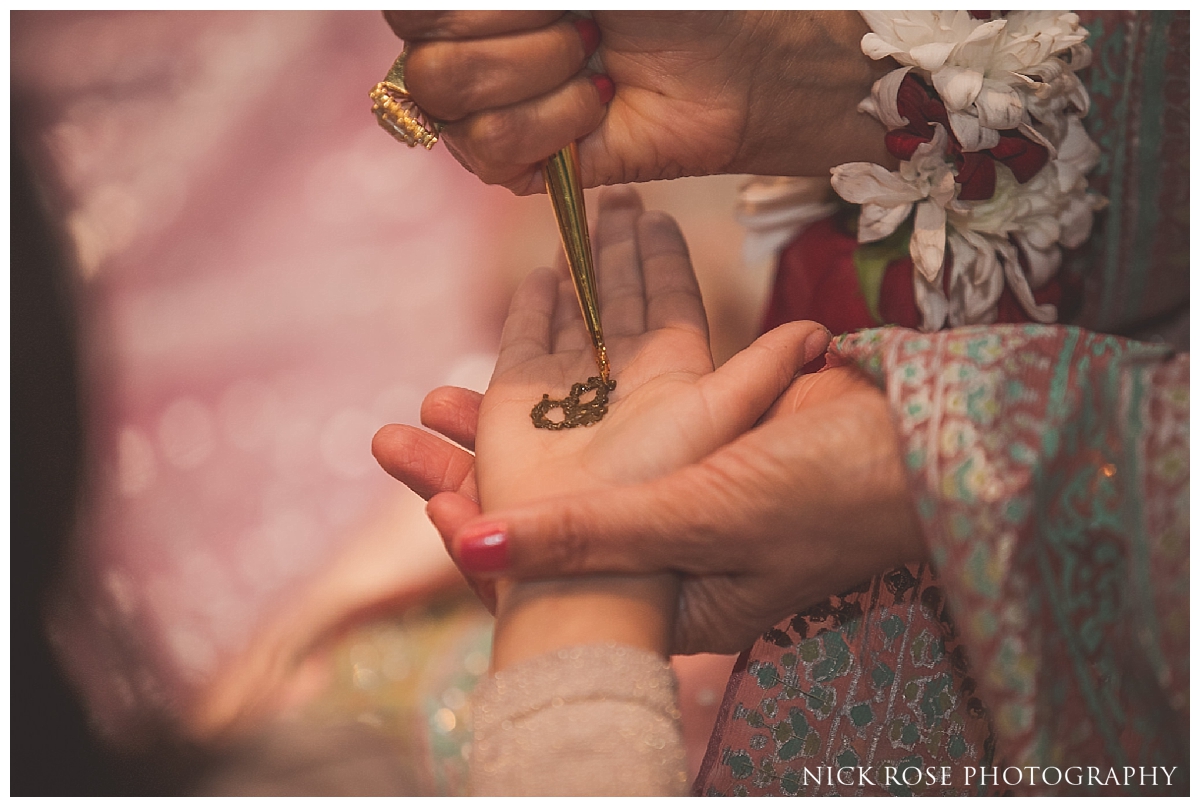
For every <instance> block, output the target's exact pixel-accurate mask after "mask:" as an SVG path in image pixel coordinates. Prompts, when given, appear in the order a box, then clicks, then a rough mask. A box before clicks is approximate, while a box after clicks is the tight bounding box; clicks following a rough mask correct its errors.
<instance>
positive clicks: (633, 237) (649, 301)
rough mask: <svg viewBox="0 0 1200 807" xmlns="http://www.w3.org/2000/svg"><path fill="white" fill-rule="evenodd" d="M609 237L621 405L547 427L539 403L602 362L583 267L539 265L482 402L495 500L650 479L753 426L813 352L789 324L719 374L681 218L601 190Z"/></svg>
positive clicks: (604, 277)
mask: <svg viewBox="0 0 1200 807" xmlns="http://www.w3.org/2000/svg"><path fill="white" fill-rule="evenodd" d="M596 243H597V285H598V290H599V297H600V311H601V318H602V320H603V322H604V328H605V337H606V342H607V344H608V349H609V356H610V360H611V361H612V367H613V378H614V379H616V380H617V382H618V385H617V387H616V389H615V390H614V391H613V392H612V393H610V396H609V412H608V414H607V415H606V416H605V418H604V419H603V420H602V421H601V422H600V423H596V424H593V425H591V426H587V427H579V428H574V429H567V430H561V431H549V430H542V429H535V428H534V427H533V424H532V422H531V420H530V409H531V408H532V407H533V405H534V404H536V403H537V402H538V401H539V400H540V399H541V396H542V395H543V393H548V394H549V395H550V397H551V398H562V397H563V396H565V395H566V393H567V391H568V390H569V388H570V386H571V385H572V384H573V383H576V382H582V381H583V380H584V379H586V378H587V377H589V376H593V375H596V366H595V362H594V359H593V354H592V349H591V343H590V341H589V340H588V337H587V332H586V330H585V328H584V324H583V319H582V316H581V314H580V311H579V306H578V303H577V302H576V300H575V295H574V291H573V288H572V286H571V283H570V280H569V279H568V278H567V276H566V274H565V272H561V271H560V272H553V271H550V270H541V271H538V272H535V273H533V274H532V275H530V277H529V278H527V279H526V281H525V282H524V283H523V284H522V286H521V287H520V289H518V291H517V293H516V295H514V297H513V302H512V306H511V309H510V311H509V316H508V320H507V322H506V324H505V329H504V335H503V337H502V340H501V347H500V355H499V358H498V360H497V363H496V369H495V372H494V374H493V376H492V381H491V384H490V385H489V387H488V391H487V393H486V394H485V395H484V398H483V401H482V403H481V404H480V408H479V421H478V431H477V434H476V439H475V448H476V457H477V459H476V475H477V483H478V488H479V496H480V498H479V501H480V504H481V505H482V506H483V509H484V510H485V511H486V510H490V509H494V508H500V507H509V506H512V505H514V504H521V503H524V502H528V501H531V500H536V499H541V498H545V497H548V496H556V495H561V494H564V493H573V492H578V491H583V490H591V489H595V488H598V487H611V486H616V485H628V484H636V483H638V482H641V481H645V480H647V479H652V478H656V477H658V476H661V475H663V474H665V473H669V472H670V471H672V470H674V469H676V468H678V467H680V466H682V465H685V464H687V463H689V462H693V461H695V460H697V459H699V458H701V457H703V456H705V455H707V454H708V453H710V452H711V451H713V450H714V449H716V448H717V447H719V446H720V445H722V444H724V443H726V442H728V441H729V440H731V439H733V437H735V436H736V435H737V434H739V433H740V432H742V431H744V430H745V429H747V428H749V427H750V426H751V425H753V423H754V422H755V421H756V420H757V419H758V418H759V417H760V416H761V415H762V413H763V412H764V411H765V410H766V409H767V407H768V406H770V404H771V402H772V401H774V399H775V397H776V396H777V395H778V394H779V392H780V391H781V389H782V388H783V387H784V386H786V380H783V381H782V384H781V383H780V382H781V378H782V376H783V375H784V374H787V380H790V373H791V372H794V370H795V367H797V366H799V365H795V366H793V364H794V362H795V361H801V360H802V359H803V356H802V353H803V345H792V346H791V350H789V349H788V348H787V346H785V344H784V342H786V341H787V338H788V336H787V333H786V332H785V333H781V334H777V335H776V339H775V340H773V341H772V340H768V343H767V344H766V345H765V346H763V345H760V346H758V347H759V348H760V349H759V350H751V351H748V352H747V353H744V354H741V355H740V356H739V357H738V358H737V359H734V360H732V361H731V362H730V363H729V364H727V365H726V367H724V368H722V370H721V372H719V373H713V365H712V355H711V353H710V351H709V345H708V326H707V321H706V319H705V314H704V305H703V303H702V302H701V299H700V290H699V287H698V286H697V284H696V278H695V275H694V274H693V272H692V267H691V262H690V260H689V259H688V254H687V247H686V245H685V243H684V241H683V238H682V236H681V234H680V233H679V229H678V227H677V226H676V224H675V222H674V221H673V220H672V219H671V218H670V217H668V216H666V215H664V214H661V213H656V212H650V213H646V212H643V210H642V205H641V201H640V199H639V197H638V196H637V194H636V192H634V191H632V190H630V189H614V190H612V191H608V192H606V193H604V194H602V195H601V201H600V214H599V221H598V226H597V238H596ZM805 333H806V334H807V331H806V332H805ZM792 341H795V340H794V338H793V339H792ZM776 342H778V344H775V343H776ZM780 362H782V364H780ZM764 369H765V370H768V372H766V373H765V374H764V373H763V370H764ZM770 370H774V371H775V372H769V371H770ZM764 375H765V377H764Z"/></svg>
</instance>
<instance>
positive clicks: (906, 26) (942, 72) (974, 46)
mask: <svg viewBox="0 0 1200 807" xmlns="http://www.w3.org/2000/svg"><path fill="white" fill-rule="evenodd" d="M862 15H863V18H864V19H865V20H866V21H867V24H868V25H869V26H870V27H871V29H872V31H871V33H868V34H866V35H865V36H863V40H862V49H863V52H864V53H865V54H867V55H868V56H870V57H871V58H872V59H882V58H885V57H887V56H891V57H892V58H893V59H895V60H896V61H897V62H899V63H900V64H901V65H905V66H907V67H908V68H909V69H915V70H917V71H918V74H919V75H921V76H922V77H923V78H925V79H926V80H928V81H929V82H930V83H931V84H933V87H934V89H935V90H937V92H938V95H940V96H941V99H942V101H943V103H945V105H946V114H947V116H948V117H949V120H950V128H951V130H952V131H953V132H954V136H955V138H956V139H957V140H958V142H959V144H960V145H961V146H962V148H963V150H965V151H984V150H987V149H990V148H993V147H994V146H995V145H996V144H997V143H999V141H1000V132H1001V131H1003V130H1006V129H1017V128H1020V129H1021V130H1022V131H1024V132H1025V133H1026V134H1027V135H1028V136H1029V137H1031V138H1033V139H1035V140H1037V141H1039V142H1042V143H1043V144H1044V145H1047V146H1048V147H1049V148H1050V149H1051V151H1053V150H1054V149H1055V148H1056V147H1057V144H1058V140H1059V139H1060V135H1061V133H1060V132H1056V131H1054V130H1053V126H1052V125H1051V127H1050V129H1051V130H1050V131H1049V132H1046V133H1041V132H1039V131H1038V130H1037V129H1035V127H1034V120H1038V121H1042V120H1043V119H1044V118H1047V119H1050V120H1053V118H1054V116H1053V114H1052V113H1054V112H1061V111H1062V110H1063V109H1064V108H1065V107H1066V106H1067V105H1068V104H1073V105H1074V106H1076V107H1077V108H1078V109H1079V111H1080V112H1086V109H1087V93H1086V92H1085V91H1084V90H1083V86H1082V84H1080V83H1079V80H1078V79H1077V78H1076V77H1075V74H1074V72H1073V70H1075V69H1078V68H1079V67H1080V66H1081V65H1082V64H1085V63H1086V61H1087V58H1088V55H1089V51H1088V50H1087V46H1086V45H1084V44H1083V41H1084V40H1085V39H1086V37H1087V32H1086V31H1085V30H1084V29H1082V28H1080V27H1079V17H1078V16H1077V15H1075V14H1069V13H1062V12H1053V11H1026V12H1014V13H1012V14H1011V15H1009V16H1008V17H1007V18H1005V19H998V20H988V21H983V20H976V19H973V18H972V17H971V16H970V15H969V14H968V13H967V12H965V11H904V12H895V13H888V12H880V11H864V12H862ZM1062 56H1066V57H1067V58H1068V60H1069V61H1070V63H1069V64H1068V63H1067V62H1065V61H1063V59H1062V58H1060V57H1062ZM901 78H902V76H901ZM895 83H896V85H897V86H898V84H899V81H898V80H897V81H896V82H895ZM876 106H879V103H878V101H876Z"/></svg>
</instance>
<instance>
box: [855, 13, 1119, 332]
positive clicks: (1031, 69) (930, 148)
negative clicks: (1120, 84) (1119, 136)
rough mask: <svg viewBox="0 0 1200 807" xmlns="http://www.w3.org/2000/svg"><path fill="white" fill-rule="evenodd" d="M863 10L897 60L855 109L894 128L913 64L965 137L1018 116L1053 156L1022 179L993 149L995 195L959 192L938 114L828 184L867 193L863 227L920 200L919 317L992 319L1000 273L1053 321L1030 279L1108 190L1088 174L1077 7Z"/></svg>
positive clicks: (1080, 233) (873, 235)
mask: <svg viewBox="0 0 1200 807" xmlns="http://www.w3.org/2000/svg"><path fill="white" fill-rule="evenodd" d="M862 15H863V18H864V19H865V20H866V21H867V24H868V25H869V26H870V27H871V29H872V30H871V33H869V34H867V35H866V36H864V37H863V40H862V49H863V52H864V53H866V54H867V55H868V56H870V57H871V58H874V59H882V58H885V57H888V56H890V57H892V58H894V59H895V60H896V61H897V62H899V63H900V64H901V65H902V66H901V67H900V68H899V69H897V70H893V71H891V72H890V73H888V74H887V75H885V76H884V77H883V78H881V79H880V80H879V81H877V82H876V83H875V86H874V87H873V88H872V92H871V97H870V98H867V99H864V100H863V102H862V103H861V104H860V105H859V109H860V110H862V111H864V112H867V113H870V114H871V115H873V116H875V117H876V118H877V119H879V120H880V121H881V122H882V123H883V124H884V126H886V127H887V128H888V129H889V130H893V129H898V128H902V127H904V126H906V125H907V124H908V121H907V120H906V119H905V118H904V117H903V116H901V114H900V111H899V108H898V104H897V93H898V91H899V88H900V85H901V83H902V82H903V81H904V79H905V77H906V76H907V75H908V74H909V73H912V74H913V75H915V76H918V77H919V78H921V79H922V80H923V81H925V82H926V83H927V84H932V86H933V88H934V89H935V90H936V91H937V93H938V94H939V96H940V97H941V100H942V102H943V103H944V104H945V106H946V113H947V117H948V118H949V121H950V128H951V131H952V132H953V134H954V137H955V139H956V140H957V141H958V144H959V145H960V146H961V147H962V149H963V150H964V151H968V152H970V151H984V150H987V149H990V148H992V147H994V146H996V145H997V144H998V143H999V139H1000V132H1001V131H1004V130H1009V129H1017V130H1018V131H1020V132H1021V133H1022V134H1024V135H1025V136H1026V137H1028V138H1029V139H1031V140H1033V141H1035V142H1038V143H1040V144H1041V145H1043V146H1045V147H1046V148H1047V150H1048V152H1049V159H1048V161H1047V162H1046V164H1045V165H1044V166H1043V167H1042V169H1041V170H1040V171H1038V173H1037V174H1035V175H1034V176H1033V177H1031V178H1030V179H1029V180H1028V181H1027V182H1025V183H1019V182H1017V180H1016V177H1015V176H1013V173H1012V171H1010V170H1009V169H1008V168H1007V167H1006V166H1005V165H1004V164H1002V163H1000V162H999V161H997V162H996V163H995V168H996V186H995V191H994V193H993V195H992V197H991V198H990V199H986V200H981V201H963V200H961V199H958V198H957V196H958V188H957V185H956V184H955V177H954V171H953V165H952V163H951V161H950V160H949V158H948V154H947V151H946V146H947V142H948V139H949V138H948V133H947V132H946V131H945V129H943V127H942V126H940V125H937V124H934V131H935V136H934V138H933V140H932V141H931V142H929V143H925V144H922V145H921V146H919V147H918V148H917V150H916V152H915V153H914V154H913V156H912V159H911V160H910V161H908V162H902V163H901V164H900V169H899V170H898V171H896V172H889V171H887V170H886V169H885V168H883V167H882V166H878V165H872V164H870V163H849V164H847V165H841V166H838V167H837V168H834V169H833V172H832V173H833V187H834V190H836V191H837V192H838V194H839V195H840V196H842V198H844V199H846V200H847V201H850V202H853V203H856V204H860V205H862V212H861V214H860V217H859V231H858V240H859V241H860V242H868V241H876V240H879V239H881V238H885V237H886V236H888V235H890V234H891V233H892V232H894V231H895V229H896V228H897V227H898V226H899V225H900V224H901V223H902V222H903V221H905V220H906V219H907V218H908V217H909V215H910V214H911V213H912V212H913V209H914V207H915V209H916V215H915V216H914V221H913V236H912V240H911V243H910V247H909V251H910V254H911V255H912V259H913V265H914V267H915V269H916V271H915V272H914V273H913V284H914V294H915V298H916V303H917V306H918V308H919V309H920V311H921V316H922V328H923V329H924V330H937V329H939V328H941V327H942V326H943V325H944V324H945V323H946V322H947V321H949V323H950V324H951V325H953V326H958V325H972V324H984V323H990V322H994V321H995V318H996V304H997V301H998V300H999V298H1000V295H1001V293H1002V292H1003V290H1004V287H1005V286H1006V285H1007V286H1008V287H1009V288H1011V289H1012V291H1013V294H1014V295H1015V296H1016V298H1017V300H1018V301H1019V302H1020V304H1021V307H1022V308H1023V309H1024V310H1025V312H1026V313H1027V314H1028V315H1029V316H1030V317H1031V318H1032V319H1033V320H1035V321H1037V322H1052V321H1053V320H1054V318H1055V316H1056V315H1057V312H1056V311H1055V308H1054V306H1052V305H1038V304H1037V301H1036V299H1035V298H1034V296H1033V292H1034V290H1035V289H1038V288H1041V287H1042V286H1043V285H1045V284H1046V283H1048V282H1049V281H1050V279H1051V278H1052V277H1053V276H1054V273H1055V272H1057V271H1058V268H1059V266H1060V264H1061V262H1062V248H1063V247H1067V248H1073V247H1077V246H1079V245H1080V244H1082V243H1083V242H1084V241H1085V240H1086V239H1087V237H1088V235H1089V233H1090V232H1091V227H1092V217H1093V212H1094V211H1095V210H1097V209H1099V208H1100V207H1102V206H1103V205H1104V203H1105V200H1104V199H1103V198H1102V197H1100V196H1098V195H1096V194H1092V193H1089V192H1088V187H1087V179H1086V177H1085V175H1086V174H1087V172H1088V171H1090V170H1091V169H1092V168H1093V167H1095V165H1096V163H1097V161H1098V159H1099V154H1100V151H1099V148H1097V146H1096V144H1095V143H1093V142H1092V141H1091V140H1090V139H1089V138H1088V136H1087V133H1086V132H1085V131H1084V129H1083V124H1082V123H1081V122H1080V116H1082V115H1083V114H1084V113H1085V112H1086V111H1087V108H1088V96H1087V91H1086V90H1085V89H1084V87H1083V84H1082V82H1080V80H1079V79H1078V77H1076V75H1075V71H1076V70H1078V69H1080V68H1082V67H1085V66H1086V65H1087V64H1088V62H1089V60H1090V58H1091V51H1090V50H1089V49H1088V47H1087V45H1086V44H1085V40H1086V38H1087V31H1085V30H1084V29H1083V28H1081V27H1080V26H1079V17H1078V16H1077V15H1075V14H1071V13H1066V12H1054V11H1019V12H1012V13H1010V14H1008V15H1007V16H1006V17H1004V18H1001V19H995V20H976V19H973V18H972V17H971V16H970V15H969V14H968V13H967V12H964V11H902V12H876V11H864V12H862ZM947 253H948V255H949V260H946V257H947ZM1022 264H1024V265H1022ZM944 267H945V268H944Z"/></svg>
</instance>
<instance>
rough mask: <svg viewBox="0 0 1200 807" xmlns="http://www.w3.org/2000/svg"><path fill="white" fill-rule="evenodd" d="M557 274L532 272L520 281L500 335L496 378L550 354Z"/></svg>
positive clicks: (551, 271) (540, 270)
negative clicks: (517, 366)
mask: <svg viewBox="0 0 1200 807" xmlns="http://www.w3.org/2000/svg"><path fill="white" fill-rule="evenodd" d="M557 286H558V274H557V273H556V272H555V271H554V270H552V269H545V268H543V269H535V270H533V271H532V272H530V273H529V275H528V276H527V277H526V278H525V279H524V280H523V281H521V285H520V286H518V287H517V290H516V292H515V293H514V294H513V298H512V302H511V303H509V306H508V318H507V319H505V321H504V331H503V333H501V335H500V355H499V356H498V357H497V358H496V369H495V374H496V375H499V374H501V373H503V372H505V371H506V370H508V369H509V368H510V367H514V366H516V365H518V364H521V363H523V362H526V361H529V360H530V359H536V358H537V357H538V356H544V355H546V354H547V353H549V352H550V323H551V318H552V317H553V316H554V305H555V297H556V296H557V294H558V290H557Z"/></svg>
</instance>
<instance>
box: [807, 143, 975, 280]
mask: <svg viewBox="0 0 1200 807" xmlns="http://www.w3.org/2000/svg"><path fill="white" fill-rule="evenodd" d="M948 140H949V138H948V136H947V135H946V130H945V129H944V128H942V126H941V125H940V124H936V123H935V124H934V136H933V140H931V141H930V142H928V143H922V144H921V145H920V146H917V150H916V151H915V152H914V153H913V156H912V159H911V160H909V161H907V162H902V163H900V170H899V171H896V172H894V173H893V172H891V171H888V170H887V169H886V168H884V167H883V166H881V165H876V164H874V163H846V164H845V165H839V166H837V167H836V168H834V169H833V170H832V174H833V178H832V180H831V181H832V184H833V189H834V190H835V191H837V194H838V195H839V196H841V197H842V198H843V199H845V200H846V201H848V202H852V203H854V204H859V205H862V212H861V214H860V215H859V219H858V240H859V242H860V243H866V242H869V241H878V240H879V239H881V238H886V237H888V236H889V235H891V234H892V233H893V232H894V231H895V229H896V228H897V227H899V226H900V224H901V222H903V221H904V220H905V219H907V218H908V215H909V213H911V212H912V209H913V206H914V205H916V209H917V214H916V217H915V220H914V222H913V234H912V240H911V241H910V243H909V252H910V254H911V255H912V259H913V265H914V266H915V267H916V268H917V271H918V272H919V273H920V274H921V275H922V276H923V277H925V278H926V279H927V280H929V282H931V283H932V282H934V281H936V280H937V279H938V278H940V277H941V274H942V261H943V258H944V257H945V250H946V205H948V204H950V202H951V201H952V200H953V199H954V195H955V188H956V186H955V184H954V172H953V169H952V166H951V164H950V162H949V161H948V160H947V159H946V143H947V142H948Z"/></svg>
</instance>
